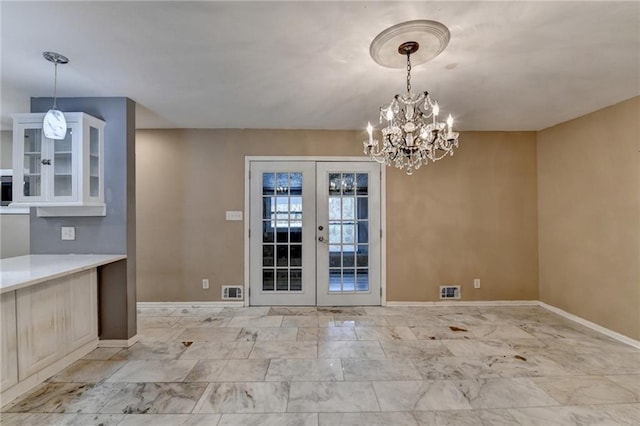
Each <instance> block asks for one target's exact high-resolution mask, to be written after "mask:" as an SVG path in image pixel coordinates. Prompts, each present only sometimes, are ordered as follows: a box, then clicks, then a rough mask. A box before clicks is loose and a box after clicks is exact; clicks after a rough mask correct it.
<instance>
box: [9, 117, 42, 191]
mask: <svg viewBox="0 0 640 426" xmlns="http://www.w3.org/2000/svg"><path fill="white" fill-rule="evenodd" d="M21 130H22V131H21V134H22V140H23V142H22V158H23V160H22V165H21V167H22V169H21V170H20V171H19V172H18V174H17V175H16V177H19V175H20V174H22V194H20V195H22V196H24V197H25V198H27V197H28V198H41V197H43V196H44V193H43V188H42V183H43V176H42V172H43V170H42V167H43V164H42V161H43V158H42V129H28V128H23V129H21ZM20 172H21V173H20ZM16 184H19V183H18V182H17V181H16Z"/></svg>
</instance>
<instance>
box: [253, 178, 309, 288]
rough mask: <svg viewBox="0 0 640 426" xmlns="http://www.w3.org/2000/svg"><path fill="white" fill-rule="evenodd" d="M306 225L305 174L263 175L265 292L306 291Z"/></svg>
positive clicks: (263, 265) (263, 279)
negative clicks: (304, 273) (304, 218)
mask: <svg viewBox="0 0 640 426" xmlns="http://www.w3.org/2000/svg"><path fill="white" fill-rule="evenodd" d="M302 225H303V218H302V172H263V173H262V291H263V292H272V293H278V292H279V293H283V292H288V293H291V292H301V291H302V290H303V289H302V263H303V262H302V244H303V241H302Z"/></svg>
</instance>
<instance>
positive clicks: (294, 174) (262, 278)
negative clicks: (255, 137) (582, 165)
mask: <svg viewBox="0 0 640 426" xmlns="http://www.w3.org/2000/svg"><path fill="white" fill-rule="evenodd" d="M249 167H250V197H249V203H250V205H249V215H250V225H249V246H250V248H249V288H250V296H249V299H250V304H251V305H318V306H344V305H380V301H381V291H380V286H381V284H380V283H381V268H380V267H381V223H380V166H379V165H378V164H377V163H370V162H347V161H330V162H329V161H251V162H250V164H249Z"/></svg>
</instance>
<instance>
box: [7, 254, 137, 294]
mask: <svg viewBox="0 0 640 426" xmlns="http://www.w3.org/2000/svg"><path fill="white" fill-rule="evenodd" d="M126 258H127V256H126V255H124V254H31V255H27V256H17V257H10V258H7V259H0V293H6V292H8V291H13V290H18V289H20V288H24V287H29V286H31V285H34V284H38V283H41V282H44V281H49V280H52V279H54V278H59V277H62V276H65V275H70V274H73V273H75V272H80V271H85V270H87V269H92V268H96V267H98V266H101V265H106V264H107V263H111V262H115V261H118V260H122V259H126Z"/></svg>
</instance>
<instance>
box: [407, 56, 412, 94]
mask: <svg viewBox="0 0 640 426" xmlns="http://www.w3.org/2000/svg"><path fill="white" fill-rule="evenodd" d="M409 92H411V54H410V53H407V93H409Z"/></svg>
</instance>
